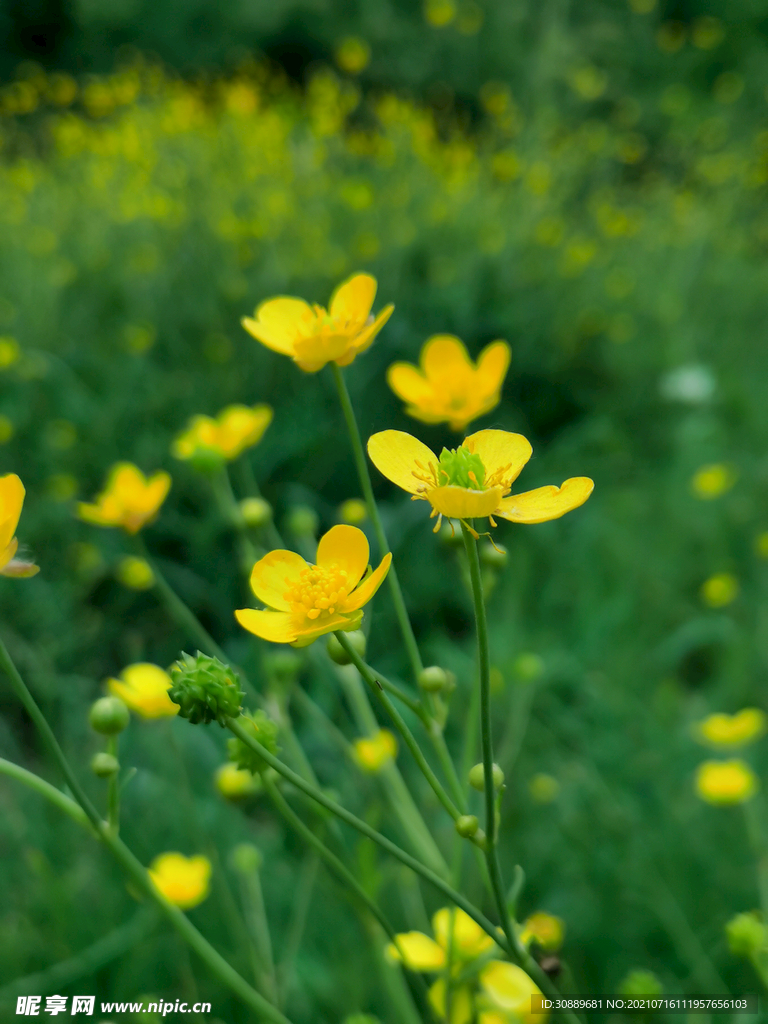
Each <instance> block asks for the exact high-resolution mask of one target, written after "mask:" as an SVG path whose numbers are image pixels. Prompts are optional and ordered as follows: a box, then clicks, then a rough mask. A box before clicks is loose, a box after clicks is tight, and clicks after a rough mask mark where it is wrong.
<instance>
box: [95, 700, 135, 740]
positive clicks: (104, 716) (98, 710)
mask: <svg viewBox="0 0 768 1024" xmlns="http://www.w3.org/2000/svg"><path fill="white" fill-rule="evenodd" d="M130 720H131V715H130V712H129V711H128V707H127V706H126V705H125V704H124V703H123V702H122V701H121V700H120V698H119V697H101V698H99V700H97V701H96V702H95V703H94V704H92V705H91V710H90V712H89V713H88V721H89V722H90V725H91V728H92V729H93V730H95V731H96V732H98V733H101V735H102V736H117V734H118V733H120V732H122V731H123V729H125V728H127V726H128V723H129V722H130Z"/></svg>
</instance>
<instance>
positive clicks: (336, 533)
mask: <svg viewBox="0 0 768 1024" xmlns="http://www.w3.org/2000/svg"><path fill="white" fill-rule="evenodd" d="M369 555H370V548H369V547H368V538H367V537H366V536H365V534H364V533H363V531H362V530H358V528H357V527H356V526H346V525H340V526H332V527H331V529H330V530H329V531H328V533H326V534H324V535H323V536H322V537H321V538H320V543H319V544H318V545H317V564H318V565H323V566H325V565H327V566H331V565H338V567H339V568H340V569H346V571H347V574H348V579H349V587H350V589H351V588H352V587H354V586H355V584H356V583H357V582H358V581H359V580H360V579H361V578H362V576H363V573H364V572H365V570H366V569H367V568H368V557H369Z"/></svg>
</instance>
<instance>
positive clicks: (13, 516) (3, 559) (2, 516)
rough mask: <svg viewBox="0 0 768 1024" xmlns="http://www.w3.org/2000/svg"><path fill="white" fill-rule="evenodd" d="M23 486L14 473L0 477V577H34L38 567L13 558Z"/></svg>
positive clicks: (17, 545)
mask: <svg viewBox="0 0 768 1024" xmlns="http://www.w3.org/2000/svg"><path fill="white" fill-rule="evenodd" d="M25 494H26V491H25V490H24V484H23V483H22V482H21V480H20V479H19V477H18V476H16V474H15V473H8V474H6V475H5V476H2V477H0V576H16V577H24V576H34V575H35V574H36V573H38V572H40V567H39V566H38V565H34V564H33V563H32V562H26V561H24V560H23V559H20V558H16V557H14V556H15V555H16V552H17V550H18V547H19V541H18V538H17V537H15V536H14V534H15V533H16V527H17V526H18V525H19V517H20V516H21V507H22V505H23V504H24V495H25Z"/></svg>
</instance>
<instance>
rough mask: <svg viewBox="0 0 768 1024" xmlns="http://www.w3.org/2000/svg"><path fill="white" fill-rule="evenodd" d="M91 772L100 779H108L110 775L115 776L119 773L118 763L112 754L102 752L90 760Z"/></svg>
mask: <svg viewBox="0 0 768 1024" xmlns="http://www.w3.org/2000/svg"><path fill="white" fill-rule="evenodd" d="M91 771H92V772H93V774H94V775H98V777H99V778H100V779H108V778H109V777H110V775H117V773H118V772H119V771H120V762H119V761H118V760H117V758H116V757H113V755H112V754H107V753H105V751H103V750H102V751H99V753H98V754H94V755H93V757H92V758H91Z"/></svg>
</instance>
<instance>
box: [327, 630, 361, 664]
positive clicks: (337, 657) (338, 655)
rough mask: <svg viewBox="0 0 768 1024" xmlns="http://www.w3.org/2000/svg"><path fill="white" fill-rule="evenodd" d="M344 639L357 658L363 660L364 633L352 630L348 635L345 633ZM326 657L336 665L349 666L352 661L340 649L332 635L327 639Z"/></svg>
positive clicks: (339, 644)
mask: <svg viewBox="0 0 768 1024" xmlns="http://www.w3.org/2000/svg"><path fill="white" fill-rule="evenodd" d="M344 637H345V639H346V640H347V641H348V643H349V646H350V647H351V648H352V650H353V651H354V652H355V653H356V654H357V656H358V657H359V658H364V657H365V649H366V639H365V633H363V631H362V630H361V629H353V630H351V631H350V632H349V633H345V634H344ZM328 657H329V658H330V659H331V661H335V662H336V664H337V665H350V664H351V663H352V659H351V658H350V656H349V655H348V654H347V652H346V651H345V650H344V648H343V647H342V645H341V642H340V641H339V639H338V637H336V636H334V635H333V633H331V635H330V636H329V637H328Z"/></svg>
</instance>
